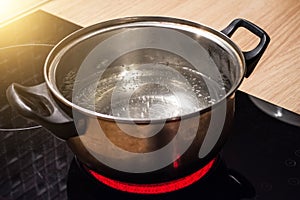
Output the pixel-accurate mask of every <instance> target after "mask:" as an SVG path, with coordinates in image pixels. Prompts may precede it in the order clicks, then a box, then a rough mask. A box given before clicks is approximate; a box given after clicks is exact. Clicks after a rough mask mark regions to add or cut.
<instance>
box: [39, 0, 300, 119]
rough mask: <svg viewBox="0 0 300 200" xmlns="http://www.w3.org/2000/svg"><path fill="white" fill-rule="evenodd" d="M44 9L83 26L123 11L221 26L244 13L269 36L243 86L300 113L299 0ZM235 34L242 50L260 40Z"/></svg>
mask: <svg viewBox="0 0 300 200" xmlns="http://www.w3.org/2000/svg"><path fill="white" fill-rule="evenodd" d="M41 9H42V10H44V11H46V12H49V13H51V14H54V15H56V16H59V17H61V18H64V19H66V20H69V21H72V22H74V23H76V24H78V25H81V26H84V27H85V26H89V25H92V24H95V23H98V22H101V21H105V20H109V19H113V18H118V17H124V16H135V15H158V16H170V17H177V18H183V19H188V20H192V21H196V22H198V23H202V24H205V25H208V26H210V27H212V28H214V29H216V30H222V29H223V28H224V27H226V26H227V25H228V24H229V23H230V22H231V21H232V20H233V19H235V18H245V19H247V20H249V21H252V22H253V23H255V24H256V25H258V26H260V27H261V28H263V29H264V30H265V31H266V32H267V33H268V34H269V35H270V37H271V42H270V45H269V47H268V49H267V51H266V52H265V54H264V55H263V58H262V59H261V61H260V62H259V64H258V66H257V67H256V69H255V71H254V72H253V73H252V75H251V76H250V77H249V78H248V79H245V80H244V82H243V84H242V85H241V86H240V88H239V90H241V91H244V92H246V93H248V94H251V95H254V96H256V97H259V98H261V99H264V100H266V101H268V102H271V103H273V104H276V105H278V106H281V107H283V108H286V109H288V110H290V111H293V112H295V113H298V114H300V37H299V36H300V1H299V0H256V1H253V0H244V1H236V0H227V1H222V0H219V1H212V0H126V1H120V0H111V1H105V0H74V1H70V0H53V1H50V2H49V3H47V4H45V5H43V6H42V7H41ZM232 39H233V40H234V41H235V42H236V43H237V44H238V45H239V46H240V47H241V48H242V49H243V50H247V49H251V47H254V46H255V44H257V41H258V39H257V38H256V37H254V36H252V35H251V34H250V33H248V32H246V31H243V30H241V31H238V32H236V34H235V35H234V36H233V38H232Z"/></svg>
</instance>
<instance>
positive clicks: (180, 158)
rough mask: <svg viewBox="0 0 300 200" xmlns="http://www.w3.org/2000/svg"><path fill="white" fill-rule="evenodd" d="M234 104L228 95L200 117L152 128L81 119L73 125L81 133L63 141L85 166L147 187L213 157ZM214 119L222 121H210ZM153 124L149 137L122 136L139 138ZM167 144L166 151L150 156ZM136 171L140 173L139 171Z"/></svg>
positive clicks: (225, 134) (225, 135)
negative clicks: (135, 134) (153, 132)
mask: <svg viewBox="0 0 300 200" xmlns="http://www.w3.org/2000/svg"><path fill="white" fill-rule="evenodd" d="M234 102H235V98H234V94H232V95H231V96H230V97H228V99H227V100H226V101H224V102H222V103H221V104H220V105H219V106H216V107H214V108H213V110H208V111H206V112H204V113H203V114H201V115H200V116H198V115H196V116H192V117H188V118H184V119H180V120H172V121H167V122H165V123H155V124H135V125H132V124H124V123H120V122H116V121H110V120H109V121H108V120H103V119H101V118H93V117H88V118H86V117H83V118H81V120H79V121H78V123H79V124H80V125H79V126H81V127H84V129H81V130H80V131H81V132H82V134H80V135H78V136H75V137H71V138H69V139H68V140H67V141H66V142H67V144H68V145H69V147H70V148H71V149H72V151H73V152H74V153H75V155H76V156H77V157H78V159H79V160H80V161H82V162H83V163H84V164H85V165H86V166H88V167H89V168H90V169H93V170H94V171H96V172H98V173H100V174H102V175H104V176H106V177H109V178H112V179H113V180H120V181H124V182H131V183H150V184H151V183H161V182H166V181H172V180H176V179H179V178H182V177H185V176H187V175H189V174H192V173H194V172H195V171H197V170H199V169H201V168H202V167H204V166H205V165H206V164H207V163H208V162H209V161H211V160H213V159H215V158H216V157H217V155H218V153H219V151H220V149H221V148H222V146H223V144H224V142H225V141H226V139H227V138H228V137H229V135H230V129H231V126H232V123H233V119H234ZM224 108H225V110H224ZM214 115H218V117H219V116H222V118H221V119H216V117H213V116H214ZM213 120H215V122H212V121H213ZM217 121H218V122H219V123H217ZM216 123H217V124H216ZM124 126H125V127H124ZM157 126H159V127H160V128H161V129H160V130H159V131H157V133H156V135H154V136H152V137H149V138H140V137H135V136H132V135H129V134H128V133H144V134H145V133H146V132H151V131H152V130H155V129H157ZM124 130H125V131H124ZM178 134H180V136H179V137H178ZM176 136H177V137H176ZM181 140H184V142H183V141H181ZM170 144H171V145H172V146H171V147H170V149H168V150H165V151H166V152H161V153H159V154H155V155H151V153H153V154H154V152H158V151H159V150H162V149H163V148H164V147H165V146H167V145H170ZM184 145H186V147H184ZM182 148H184V149H182ZM164 159H165V160H164ZM167 161H168V162H167ZM157 163H158V164H157ZM154 164H155V165H154ZM143 166H148V167H147V168H146V167H143ZM139 167H140V168H141V169H142V170H144V171H142V172H141V171H139V170H140V168H139ZM127 169H130V170H132V171H127ZM138 172H140V173H138Z"/></svg>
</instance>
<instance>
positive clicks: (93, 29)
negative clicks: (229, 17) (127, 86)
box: [44, 16, 246, 123]
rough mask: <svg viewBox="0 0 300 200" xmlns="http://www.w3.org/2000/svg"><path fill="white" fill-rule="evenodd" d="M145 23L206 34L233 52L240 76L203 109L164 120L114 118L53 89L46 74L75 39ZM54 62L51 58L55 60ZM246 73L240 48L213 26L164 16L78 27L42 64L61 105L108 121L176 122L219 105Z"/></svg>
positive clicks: (138, 17)
mask: <svg viewBox="0 0 300 200" xmlns="http://www.w3.org/2000/svg"><path fill="white" fill-rule="evenodd" d="M145 23H147V25H148V26H149V25H150V26H156V27H171V28H173V29H177V30H183V31H188V32H192V33H198V35H199V34H200V33H201V34H206V36H207V37H209V38H210V39H213V41H214V42H216V43H218V44H219V45H220V46H222V47H223V48H224V49H226V50H227V52H230V54H233V56H235V58H236V59H237V61H238V62H239V63H238V66H237V67H240V75H239V76H240V77H238V79H237V81H235V82H234V83H233V85H232V86H231V88H230V90H229V91H228V92H226V95H224V97H222V98H221V99H220V100H218V101H216V102H215V103H213V104H212V105H209V106H207V107H205V108H203V109H200V110H197V111H194V112H192V113H188V114H185V115H182V116H174V117H170V118H164V119H142V118H141V119H138V118H130V117H129V118H124V117H117V116H112V115H107V114H102V113H98V112H96V111H92V110H89V109H86V108H83V107H81V106H79V105H76V104H75V103H72V102H71V101H69V100H67V99H66V98H65V97H64V96H63V95H62V94H61V93H60V92H59V90H58V89H57V87H56V84H55V82H54V81H53V78H52V79H51V78H50V75H52V74H54V76H55V71H56V66H57V63H59V59H60V58H61V57H62V56H63V55H64V54H65V53H66V52H67V51H68V50H69V49H70V48H71V47H73V46H74V45H76V44H78V43H79V42H81V41H83V40H85V39H87V38H89V37H92V36H94V35H96V34H101V33H105V32H107V31H111V30H115V29H119V28H126V27H136V26H142V25H144V26H145ZM57 60H58V62H57V63H55V62H54V61H57ZM245 72H246V64H245V58H244V55H243V53H242V51H241V49H240V48H239V47H238V46H237V45H236V44H235V43H234V42H233V41H232V40H231V39H230V38H229V37H228V36H227V35H225V34H224V33H222V32H220V31H217V30H215V29H213V28H210V27H208V26H206V25H203V24H200V23H197V22H193V21H189V20H186V19H179V18H173V17H164V16H133V17H123V18H116V19H112V20H108V21H104V22H100V23H97V24H94V25H91V26H88V27H85V28H81V29H79V30H77V31H75V32H73V33H71V34H70V35H68V36H67V37H65V38H64V39H62V40H61V41H60V42H59V43H58V44H57V45H55V47H54V48H53V49H52V50H51V51H50V53H49V54H48V56H47V58H46V61H45V64H44V78H45V81H46V84H47V86H48V88H49V89H50V91H51V93H52V94H53V95H54V97H55V98H56V99H58V100H59V101H60V102H62V103H63V104H64V105H66V106H68V107H70V108H71V109H76V110H77V111H80V112H82V113H84V114H87V115H89V116H94V117H97V118H101V119H105V120H112V121H118V122H130V123H132V122H134V123H150V122H151V123H155V122H158V123H160V122H163V121H177V120H182V119H185V118H190V117H193V116H196V115H200V114H202V113H205V112H208V111H210V110H211V109H213V108H215V107H216V106H218V105H220V104H221V103H222V102H223V101H225V100H226V99H228V98H230V97H231V96H232V95H233V94H234V93H235V91H236V90H237V88H238V87H239V86H240V85H241V83H242V81H243V79H244V76H245Z"/></svg>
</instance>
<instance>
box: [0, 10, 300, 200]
mask: <svg viewBox="0 0 300 200" xmlns="http://www.w3.org/2000/svg"><path fill="white" fill-rule="evenodd" d="M79 28H81V27H80V26H78V25H76V24H73V23H71V22H68V21H65V20H63V19H60V18H58V17H56V16H53V15H51V14H49V13H46V12H44V11H37V12H34V13H32V14H30V15H28V16H26V17H24V18H22V19H19V20H18V21H15V22H13V23H11V24H9V25H7V26H5V27H2V28H1V29H0V35H1V39H0V48H3V47H7V46H12V45H20V44H32V43H34V44H57V43H58V42H59V41H60V40H61V39H62V38H64V37H65V36H66V35H68V34H70V33H72V32H73V31H75V30H77V29H79ZM0 62H1V61H0ZM20 64H21V63H20ZM41 67H42V64H41ZM5 76H6V74H5V73H1V75H0V77H1V79H2V80H4V79H5ZM0 97H1V98H2V99H1V104H3V105H0V115H3V113H1V109H2V108H4V107H5V106H6V107H7V104H6V103H5V102H6V101H5V99H3V98H5V94H0ZM3 102H4V103H3ZM6 107H5V108H6ZM3 118H5V116H4V117H3V116H2V119H3ZM0 119H1V118H0ZM0 125H1V122H0ZM0 128H3V127H0ZM220 157H221V159H222V163H224V164H225V165H226V167H227V168H228V169H230V170H231V171H234V172H235V173H238V174H239V176H242V177H244V178H245V180H247V183H249V184H250V185H251V187H250V188H253V191H251V193H249V194H248V195H246V196H243V197H240V199H253V200H281V199H287V200H298V199H300V128H299V127H297V126H294V125H290V124H287V123H284V122H282V121H279V120H277V119H275V118H273V117H271V116H269V115H267V114H265V113H264V112H263V111H261V110H260V109H259V108H257V107H256V106H255V105H254V104H253V103H252V101H251V100H250V99H249V95H248V94H246V93H243V92H241V91H237V92H236V115H235V122H234V127H233V130H232V135H231V137H230V139H229V140H228V142H227V143H226V144H225V146H224V148H223V150H222V151H221V152H220ZM74 163H76V158H74V156H73V154H72V152H71V151H70V150H69V148H68V147H67V145H66V144H65V143H64V142H63V141H61V140H58V139H57V138H55V137H54V136H53V135H52V134H51V133H49V132H48V131H47V130H45V129H44V128H42V127H40V126H35V128H32V129H30V128H29V129H26V130H23V131H22V130H13V129H10V130H9V129H7V130H5V129H1V131H0V199H1V200H2V199H83V198H85V199H105V198H104V197H103V196H104V195H103V192H102V190H101V186H97V184H93V183H92V182H93V181H90V178H87V176H86V175H84V172H81V171H82V170H81V169H80V165H77V164H74ZM74 177H75V178H74ZM87 179H89V180H87ZM84 181H86V182H84ZM214 181H216V182H215V183H220V181H219V179H215V180H214ZM89 184H91V186H90V187H88V185H89ZM213 185H214V184H213ZM81 186H82V187H81ZM215 186H218V187H219V189H218V188H217V187H207V186H205V188H206V193H203V192H202V193H201V187H203V185H202V186H201V184H199V185H194V186H193V188H194V189H193V190H192V191H191V192H192V193H194V194H199V196H196V197H197V199H212V198H213V196H211V195H209V194H210V193H217V192H218V191H220V187H221V188H222V185H221V186H220V184H217V185H215ZM87 187H88V189H84V188H87ZM74 188H75V189H74ZM202 190H203V188H202ZM201 195H202V196H201ZM200 197H201V198H200ZM220 198H222V197H220V196H219V197H218V199H220ZM119 199H124V196H123V197H120V198H119ZM175 199H176V198H175ZM224 199H226V197H225V196H224Z"/></svg>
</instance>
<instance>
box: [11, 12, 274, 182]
mask: <svg viewBox="0 0 300 200" xmlns="http://www.w3.org/2000/svg"><path fill="white" fill-rule="evenodd" d="M239 27H244V28H246V29H248V30H249V31H250V32H252V33H253V34H255V35H257V36H258V37H259V38H260V43H259V44H258V46H257V47H256V48H254V49H253V50H251V51H249V52H243V51H241V50H240V49H239V48H238V47H237V46H236V44H235V43H234V42H232V40H231V39H230V38H229V37H230V36H231V35H232V34H233V33H234V32H235V31H236V30H237V29H238V28H239ZM269 41H270V39H269V36H268V35H267V34H266V33H265V31H263V30H262V29H260V28H259V27H257V26H256V25H254V24H252V23H251V22H249V21H246V20H244V19H236V20H234V21H233V22H232V23H231V24H230V25H229V26H228V27H226V28H225V29H224V30H223V31H221V32H219V31H216V30H214V29H212V28H209V27H206V26H204V25H201V24H198V23H194V22H191V21H186V20H182V19H175V18H167V17H127V18H121V19H115V20H111V21H107V22H103V23H99V24H96V25H93V26H90V27H87V28H83V29H81V30H79V31H77V32H75V33H73V34H71V35H70V36H68V37H66V38H65V39H64V40H62V41H61V42H60V43H59V44H58V45H56V46H55V47H54V49H53V50H52V51H51V52H50V54H49V55H48V58H47V60H46V63H45V66H44V78H45V81H46V82H45V83H44V84H41V85H38V86H34V87H24V86H21V85H19V84H12V85H11V86H10V87H9V88H8V90H7V97H8V100H9V102H10V104H11V105H12V106H13V107H15V108H16V109H17V110H18V112H19V113H21V114H22V115H23V116H24V117H27V118H30V119H33V120H35V121H37V122H38V123H39V124H41V125H42V126H44V127H46V128H48V129H49V130H50V131H51V132H52V133H53V134H54V135H56V136H57V137H59V138H61V139H63V140H65V141H66V142H67V144H68V145H69V147H70V148H71V150H72V151H73V152H74V154H75V155H76V156H77V158H78V159H79V161H81V162H82V163H83V164H84V165H85V166H87V167H88V168H89V169H92V170H94V171H96V172H98V173H99V174H101V175H103V176H105V177H108V178H111V179H115V180H119V181H125V182H130V183H132V184H135V183H142V184H145V183H148V184H153V183H162V182H166V181H172V180H178V179H180V178H183V177H185V176H188V175H190V174H193V173H194V172H196V171H197V170H198V169H200V168H203V167H204V166H207V165H208V164H209V163H211V160H214V158H215V157H216V156H217V155H218V153H219V152H220V150H221V148H222V145H223V144H224V142H225V141H226V139H227V138H228V136H229V134H230V126H231V124H232V121H233V117H234V93H235V91H236V90H237V88H238V86H239V85H240V84H241V82H242V80H243V77H244V76H246V77H248V76H249V75H250V74H251V72H252V71H253V69H254V67H255V66H256V64H257V62H258V61H259V59H260V58H261V56H262V54H263V53H264V51H265V49H266V47H267V46H268V43H269Z"/></svg>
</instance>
